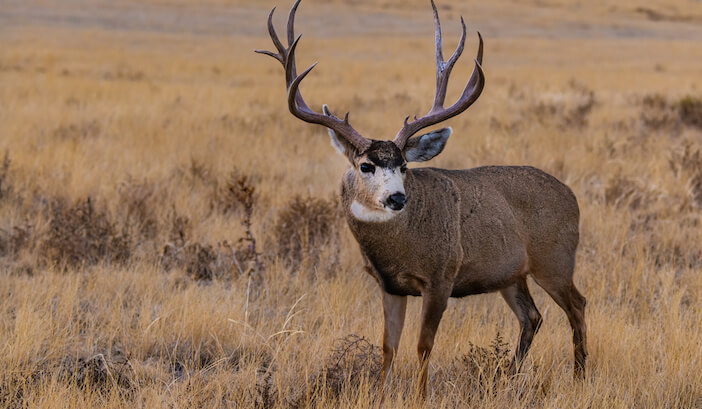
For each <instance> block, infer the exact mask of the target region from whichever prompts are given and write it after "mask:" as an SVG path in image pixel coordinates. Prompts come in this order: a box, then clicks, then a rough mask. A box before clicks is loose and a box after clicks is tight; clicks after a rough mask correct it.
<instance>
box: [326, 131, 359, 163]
mask: <svg viewBox="0 0 702 409" xmlns="http://www.w3.org/2000/svg"><path fill="white" fill-rule="evenodd" d="M327 131H329V141H330V142H331V145H332V146H333V147H334V149H336V151H337V152H339V153H340V154H342V155H344V156H346V158H347V159H348V160H349V162H351V163H353V158H354V157H356V153H357V152H356V147H355V146H353V145H351V144H350V143H348V141H347V140H346V139H344V138H339V137H338V136H337V135H336V132H334V131H332V130H331V129H330V128H327Z"/></svg>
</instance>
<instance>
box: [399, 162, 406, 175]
mask: <svg viewBox="0 0 702 409" xmlns="http://www.w3.org/2000/svg"><path fill="white" fill-rule="evenodd" d="M400 172H402V173H405V172H407V165H406V164H402V166H400Z"/></svg>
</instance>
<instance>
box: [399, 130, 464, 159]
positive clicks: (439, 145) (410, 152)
mask: <svg viewBox="0 0 702 409" xmlns="http://www.w3.org/2000/svg"><path fill="white" fill-rule="evenodd" d="M451 132H452V131H451V128H442V129H439V130H438V131H432V132H429V133H427V134H424V135H420V136H413V137H411V138H409V140H407V143H406V144H405V150H404V151H403V152H402V153H403V154H404V155H405V160H407V162H424V161H427V160H429V159H431V158H433V157H434V156H436V155H438V154H440V153H441V151H443V150H444V146H446V142H447V141H448V138H449V136H451Z"/></svg>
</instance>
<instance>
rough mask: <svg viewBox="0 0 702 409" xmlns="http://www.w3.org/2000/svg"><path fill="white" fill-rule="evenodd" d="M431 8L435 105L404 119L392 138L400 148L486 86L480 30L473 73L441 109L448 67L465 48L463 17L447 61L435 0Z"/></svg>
mask: <svg viewBox="0 0 702 409" xmlns="http://www.w3.org/2000/svg"><path fill="white" fill-rule="evenodd" d="M431 7H432V10H433V12H434V29H435V32H436V34H435V35H436V95H435V96H434V104H433V105H432V107H431V109H430V110H429V113H428V114H427V115H425V116H423V117H421V118H417V117H415V119H414V121H412V122H408V120H409V117H407V118H405V123H404V126H403V127H402V129H400V132H398V133H397V136H395V139H394V142H395V144H396V145H397V146H398V147H399V148H400V149H402V148H404V146H405V143H406V142H407V139H409V138H410V137H411V136H412V135H414V134H415V133H417V132H418V131H419V130H421V129H423V128H426V127H428V126H431V125H434V124H436V123H439V122H442V121H445V120H447V119H449V118H451V117H454V116H456V115H458V114H460V113H461V112H463V111H465V110H466V109H468V107H469V106H470V105H471V104H473V103H474V102H475V100H477V99H478V97H479V96H480V93H481V92H482V91H483V87H484V86H485V74H484V73H483V69H482V66H481V64H482V61H483V37H482V36H481V35H480V33H478V38H479V40H480V45H479V46H478V55H477V57H476V59H475V68H474V69H473V74H471V77H470V80H469V81H468V84H466V87H465V89H464V90H463V94H462V95H461V97H460V98H459V99H458V101H456V103H455V104H453V105H451V106H450V107H448V108H444V101H445V100H446V90H447V88H448V81H449V77H450V75H451V70H453V66H454V65H455V64H456V62H457V61H458V58H459V57H460V56H461V54H462V53H463V49H464V47H465V42H466V24H465V21H464V20H463V17H461V27H462V29H463V32H462V34H461V39H460V41H459V42H458V46H457V47H456V51H454V53H453V54H452V55H451V57H450V58H449V59H448V61H444V58H443V43H442V38H441V23H440V22H439V12H438V11H437V9H436V4H434V0H431Z"/></svg>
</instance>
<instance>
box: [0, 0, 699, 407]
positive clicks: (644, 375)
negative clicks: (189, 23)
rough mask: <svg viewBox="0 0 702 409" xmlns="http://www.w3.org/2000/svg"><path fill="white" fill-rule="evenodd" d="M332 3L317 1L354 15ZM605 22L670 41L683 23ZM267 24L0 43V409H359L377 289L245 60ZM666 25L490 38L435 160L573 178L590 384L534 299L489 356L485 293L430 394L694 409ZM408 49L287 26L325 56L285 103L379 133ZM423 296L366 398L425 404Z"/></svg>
mask: <svg viewBox="0 0 702 409" xmlns="http://www.w3.org/2000/svg"><path fill="white" fill-rule="evenodd" d="M48 3H51V2H48ZM160 3H172V2H170V1H169V2H160ZM179 3H187V2H179ZM213 3H216V4H221V2H219V1H214V2H213ZM311 3H313V2H311ZM342 3H347V2H336V3H334V4H332V5H328V6H325V7H327V8H328V10H337V8H338V10H342V11H344V10H347V11H348V10H355V7H356V5H355V2H351V3H353V4H342ZM360 3H361V4H359V5H358V6H359V8H360V9H363V7H370V6H369V2H360ZM446 3H447V6H448V7H449V8H445V9H444V11H445V12H447V13H449V15H451V13H454V14H456V13H455V12H456V11H460V10H463V9H462V8H461V7H462V6H461V5H460V4H459V3H458V2H455V3H454V2H450V1H448V2H446ZM551 3H552V4H550V5H549V8H547V9H537V8H534V6H533V5H528V4H521V5H520V6H519V7H520V8H522V7H524V8H526V9H527V10H537V11H538V10H541V11H543V10H549V11H548V13H547V14H548V16H550V17H545V16H541V15H540V14H538V13H537V14H534V15H535V16H536V17H533V18H534V19H538V18H541V19H542V20H543V22H544V27H549V25H548V24H549V23H548V21H547V20H549V19H550V18H552V17H553V16H556V17H557V16H560V15H561V14H559V13H562V14H563V15H565V16H567V17H568V18H575V17H573V16H574V15H576V16H577V14H578V9H577V7H576V6H575V5H573V4H571V3H568V2H561V1H555V2H551ZM237 4H238V5H241V4H240V3H237ZM243 4H245V5H246V6H247V7H254V6H253V3H252V2H248V3H247V2H243ZM383 4H385V6H383V5H382V4H381V8H385V9H386V10H389V11H388V12H392V13H394V12H397V13H398V15H402V14H401V12H400V11H398V9H399V5H398V4H399V3H397V4H396V3H394V2H391V1H388V2H385V3H383ZM461 4H462V3H461ZM617 4H620V8H619V9H618V10H620V11H621V10H625V11H626V10H628V11H627V13H629V11H631V10H635V9H636V7H640V6H646V5H642V4H638V3H635V2H625V3H617ZM687 4H689V2H686V3H685V5H687ZM280 6H281V8H285V7H284V6H285V5H284V4H280ZM683 6H684V5H683V2H682V1H680V2H672V3H669V4H668V5H667V6H666V5H664V4H663V2H660V4H659V3H651V4H650V5H648V6H646V7H649V8H653V9H655V10H656V12H657V13H664V15H665V16H675V15H679V14H682V12H681V10H682V7H683ZM164 7H171V6H164ZM217 7H220V6H217ZM267 7H268V5H266V7H265V8H267ZM305 7H309V6H305ZM413 7H415V8H419V3H417V4H413ZM422 7H423V6H422ZM451 7H454V9H453V11H452V10H451V9H450V8H451ZM466 7H467V6H466ZM470 7H473V8H475V9H476V10H477V9H480V7H478V6H475V5H473V6H470ZM486 7H487V6H486ZM610 7H612V6H611V5H610V4H609V3H607V2H604V1H603V2H597V3H596V5H595V6H593V8H592V9H587V10H585V11H583V17H582V19H583V21H584V24H596V23H595V22H594V21H593V20H587V18H589V17H588V16H596V15H599V14H598V13H600V14H601V13H604V11H606V10H607V9H608V8H610ZM694 7H697V8H699V7H700V6H699V5H696V6H694ZM694 7H693V9H694V10H692V9H691V10H692V11H690V15H691V16H693V17H694V13H693V12H695V10H697V9H696V8H694ZM265 8H261V9H260V10H259V9H258V8H252V10H254V11H255V13H257V15H258V14H260V18H261V20H260V22H261V24H263V22H264V19H265V13H266V10H265ZM458 8H460V10H458ZM309 9H311V7H309V8H308V9H305V10H309ZM520 10H521V9H520ZM478 11H480V10H478ZM482 12H483V13H485V14H487V13H502V12H504V14H493V15H492V16H491V19H492V21H499V20H500V19H501V18H502V17H503V16H504V18H505V19H509V18H513V16H514V13H512V12H510V11H509V4H508V3H504V2H497V3H495V5H492V6H489V7H487V8H485V9H484V10H483V11H482ZM301 13H303V11H302V10H301ZM549 13H550V14H549ZM554 13H555V14H554ZM613 13H614V14H616V13H615V12H613ZM622 13H623V12H622ZM425 14H426V13H424V15H425ZM621 15H627V16H629V15H630V16H638V17H637V18H639V19H640V20H636V21H634V23H635V24H642V25H643V26H645V27H648V28H651V27H652V28H651V29H652V30H658V29H659V28H660V29H661V30H663V31H664V32H665V33H667V34H666V35H668V34H670V33H673V32H675V31H674V30H675V29H676V27H678V26H677V25H676V24H685V23H684V22H680V23H678V22H675V21H673V20H675V19H673V18H668V19H667V20H666V19H664V21H655V22H651V21H649V19H654V17H655V15H654V17H651V14H650V13H648V14H647V13H644V12H638V13H637V12H635V11H633V12H631V13H630V14H626V13H624V14H621ZM621 15H620V17H621ZM456 16H457V14H456V15H455V16H453V17H456ZM539 16H541V17H539ZM453 17H451V18H453ZM408 18H409V17H408ZM632 18H633V17H632ZM447 21H448V20H447ZM510 21H512V20H506V21H505V22H504V24H505V25H508V24H510ZM520 21H521V20H520ZM452 23H455V21H452ZM634 23H632V24H634ZM447 24H451V23H447ZM651 24H661V25H660V26H655V25H651ZM643 26H642V27H643ZM427 27H430V21H427ZM453 29H455V27H453ZM688 29H690V28H689V27H688V26H685V30H688ZM493 30H495V29H494V28H493ZM496 30H497V31H498V32H499V28H498V29H496ZM300 31H304V27H301V29H300ZM264 36H265V33H264V31H263V26H262V25H261V31H260V32H257V33H253V34H252V35H251V36H250V37H247V36H229V37H227V36H211V35H202V36H194V35H188V34H177V33H158V32H153V31H152V32H141V31H112V30H109V29H105V28H99V27H98V28H94V27H93V28H91V27H90V26H80V27H74V28H67V27H66V26H60V25H59V26H51V25H47V26H46V27H40V26H37V25H28V26H26V27H19V26H13V27H9V28H8V29H7V30H5V31H3V32H2V33H1V34H0V38H2V39H3V47H2V48H0V83H1V84H2V86H0V101H3V102H2V104H0V123H2V126H0V157H1V158H2V159H3V160H2V161H1V162H0V275H1V277H0V278H1V280H0V294H1V295H2V296H1V297H0V336H1V337H2V338H3V340H4V342H3V343H2V344H0V368H2V369H0V405H1V406H3V407H13V408H14V407H37V406H42V407H101V408H102V407H107V408H117V407H148V408H151V407H265V408H268V407H300V408H301V407H341V408H370V407H372V406H373V405H374V404H375V403H374V399H375V396H376V393H375V391H376V389H377V376H378V365H379V364H378V362H379V361H378V360H379V359H380V358H379V354H378V350H377V345H378V344H379V342H380V334H381V330H382V317H381V313H380V309H381V304H380V296H379V290H378V289H377V285H376V284H375V282H374V281H373V280H372V279H371V278H370V277H368V276H367V275H366V274H365V273H364V272H363V270H362V266H361V259H360V254H359V252H358V250H357V245H356V244H355V242H354V241H353V238H352V237H351V236H350V233H349V232H348V230H347V228H346V227H345V225H344V221H343V218H342V217H341V215H340V212H339V209H338V205H337V204H336V201H335V200H334V198H335V197H336V196H335V195H336V194H338V193H337V192H338V189H339V179H340V176H341V175H342V173H343V171H344V169H345V166H346V164H345V159H343V158H342V157H341V156H338V155H336V154H335V153H334V151H333V149H332V148H331V147H330V146H329V142H328V138H327V137H326V135H325V132H324V130H322V129H320V128H317V127H313V126H309V125H306V124H303V123H299V122H298V121H296V120H295V119H294V118H292V116H291V115H290V114H289V113H288V112H287V110H286V108H285V100H284V90H283V87H282V75H281V70H280V67H279V66H278V65H277V64H276V63H275V62H274V61H272V60H270V61H269V59H267V58H265V57H261V56H257V55H254V54H253V53H252V52H251V50H253V49H254V48H262V47H268V46H269V40H268V39H267V38H265V37H264ZM672 38H673V39H668V40H665V41H664V40H661V39H649V38H646V37H642V38H637V37H631V38H615V39H612V38H599V37H598V38H581V37H569V36H567V35H564V36H555V37H552V38H541V37H539V36H538V35H537V36H534V37H531V38H517V37H510V36H509V35H504V36H501V37H500V38H491V37H487V38H486V46H487V48H486V64H485V68H486V74H487V77H488V85H487V88H486V90H485V93H484V95H483V96H482V97H481V99H480V101H479V102H478V103H477V104H476V105H475V106H474V107H472V108H471V110H470V111H469V112H468V113H466V114H464V115H462V116H460V117H458V118H455V119H453V120H451V121H450V124H449V125H451V126H453V128H454V130H455V134H454V136H452V139H451V141H450V142H449V144H448V148H447V149H446V151H445V152H444V153H442V155H441V156H440V157H439V158H437V159H436V160H434V161H433V162H432V163H431V165H433V166H443V167H449V168H467V167H472V166H478V165H484V164H529V165H533V166H537V167H539V168H542V169H544V170H546V171H548V172H550V173H552V174H554V175H555V176H557V177H558V178H560V179H561V180H563V181H564V182H566V183H567V184H569V185H570V186H571V187H572V188H573V190H574V191H575V193H576V195H577V197H578V200H579V203H580V207H581V211H582V225H581V230H582V240H581V247H580V250H579V253H578V267H577V271H576V278H575V280H576V283H577V285H578V287H579V288H581V291H582V292H583V293H584V294H585V295H586V297H587V298H588V301H589V303H588V309H587V323H588V331H589V342H590V345H589V347H590V360H589V362H588V365H589V366H588V376H587V380H586V381H585V382H583V383H581V384H578V383H573V381H572V379H571V372H572V343H571V334H570V330H569V326H568V323H567V320H566V319H565V316H564V314H563V312H562V311H561V310H560V309H559V308H558V307H557V306H556V305H555V303H553V301H551V300H550V299H549V298H548V296H546V295H545V294H544V293H543V291H541V290H540V289H539V288H537V286H532V290H533V291H532V292H533V293H534V298H535V300H536V304H537V305H538V306H539V308H540V310H541V311H542V313H543V315H544V325H543V326H542V328H541V331H540V333H539V335H537V337H536V339H535V342H534V346H533V349H532V351H531V352H530V354H529V356H528V358H527V362H526V364H525V366H524V368H523V371H522V373H520V374H518V375H517V376H515V377H506V376H504V375H503V371H502V369H501V368H502V366H501V362H502V360H503V358H504V357H505V356H506V355H509V354H508V350H509V349H510V346H511V348H514V341H515V340H516V336H517V331H518V326H517V322H516V319H515V318H514V316H513V314H512V313H511V311H509V309H508V308H507V306H506V305H505V303H504V302H503V301H502V300H501V299H500V297H499V296H497V295H495V294H489V295H482V296H475V297H470V298H467V299H461V300H452V301H451V303H450V307H449V309H448V311H447V312H446V314H445V316H444V319H443V321H442V324H441V328H440V331H439V334H438V337H437V343H436V349H435V353H434V354H433V356H432V362H431V368H430V371H431V372H430V373H431V379H430V384H431V388H432V393H431V397H430V400H429V405H428V406H430V407H438V408H453V407H466V406H476V407H486V408H503V407H515V408H531V407H546V408H556V407H572V408H628V407H637V408H642V407H650V408H661V407H663V408H679V407H683V408H695V407H702V341H701V340H702V323H701V322H700V316H702V275H701V274H700V271H701V270H702V225H701V222H702V220H701V218H702V217H701V213H700V212H701V211H702V126H701V125H700V124H702V103H701V102H700V101H702V79H701V78H700V76H699V67H700V63H701V62H702V45H701V43H700V42H699V41H695V40H686V39H685V38H684V36H682V37H675V36H673V37H672ZM675 38H680V39H677V40H676V39H675ZM470 41H471V43H470V44H469V45H468V48H467V50H473V49H474V46H475V43H474V42H473V41H474V39H472V38H471V40H470ZM449 46H450V45H449ZM431 47H432V39H431V31H430V30H429V31H427V32H425V33H424V32H423V33H422V34H421V35H420V36H410V38H407V39H405V38H399V37H398V36H393V35H371V34H365V35H364V34H360V35H358V36H356V35H354V36H353V37H343V36H342V37H333V38H321V36H306V37H305V38H304V39H303V41H302V42H301V44H300V48H299V53H300V55H299V63H298V64H299V65H306V64H307V63H310V62H312V60H316V59H319V60H320V61H321V64H320V65H319V67H318V68H317V69H315V72H314V73H313V74H312V75H311V76H310V77H309V78H308V79H306V80H305V81H306V83H305V85H304V92H305V95H306V99H308V100H309V101H313V103H314V104H315V105H316V106H318V105H320V104H321V103H322V102H327V103H329V104H330V105H331V106H332V107H334V108H335V109H337V110H338V111H345V110H350V111H351V113H352V115H351V120H352V122H353V123H354V125H355V126H356V127H357V128H358V129H359V130H361V131H362V132H364V133H365V134H366V135H368V136H370V137H375V138H389V137H390V136H391V135H394V133H395V132H396V131H397V129H398V128H399V126H400V125H401V120H402V118H404V117H405V116H406V115H407V114H419V113H421V112H423V111H424V110H425V109H426V108H427V107H428V105H429V103H430V100H431V97H432V96H433V86H434V79H433V75H434V73H433V69H434V67H433V59H432V58H431V56H432V49H431ZM467 52H468V51H467ZM459 65H460V66H459V67H456V69H455V72H454V74H453V76H454V78H455V82H454V83H453V84H454V86H455V88H457V87H458V85H457V84H458V83H459V82H462V80H459V79H465V78H467V77H468V75H469V73H470V69H471V65H470V64H469V63H466V62H464V63H463V64H459ZM458 92H459V91H458V90H457V89H454V87H452V91H451V92H450V94H451V93H452V94H451V95H449V98H452V95H453V96H456V95H457V93H458ZM419 301H420V300H418V299H412V300H410V303H409V307H408V323H407V328H406V329H405V336H404V338H403V342H402V344H401V350H400V357H399V361H398V362H397V370H396V374H395V375H396V376H395V380H394V383H393V385H392V387H391V390H390V393H389V396H388V400H387V402H386V407H391V408H392V407H398V408H400V407H402V408H406V407H423V404H422V403H421V402H420V401H419V400H417V398H416V395H415V381H416V377H417V372H416V370H417V367H416V362H415V353H414V343H415V336H416V334H417V332H418V326H417V317H418V314H419V308H420V302H419ZM499 334H502V336H500V335H499Z"/></svg>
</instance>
